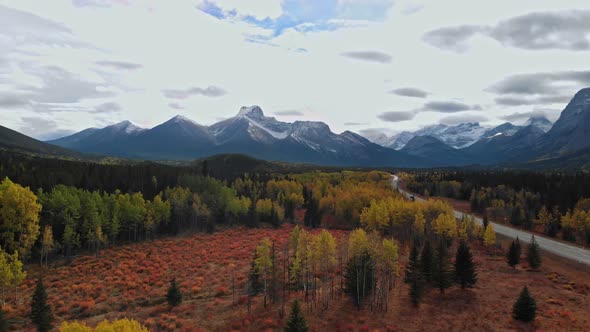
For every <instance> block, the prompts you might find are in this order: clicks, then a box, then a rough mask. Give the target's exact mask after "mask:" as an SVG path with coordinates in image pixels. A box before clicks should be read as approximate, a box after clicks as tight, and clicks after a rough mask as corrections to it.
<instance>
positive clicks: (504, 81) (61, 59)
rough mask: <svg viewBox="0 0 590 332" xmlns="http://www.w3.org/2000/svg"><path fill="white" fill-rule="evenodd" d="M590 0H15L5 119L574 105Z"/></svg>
mask: <svg viewBox="0 0 590 332" xmlns="http://www.w3.org/2000/svg"><path fill="white" fill-rule="evenodd" d="M589 59H590V1H588V0H579V1H576V0H567V1H566V0H552V1H548V0H535V1H514V0H495V1H474V0H445V1H441V0H418V1H409V0H174V1H162V0H153V1H134V0H70V1H65V0H52V1H39V0H12V1H5V0H0V123H1V124H2V125H4V126H7V127H10V128H12V129H15V130H18V131H21V132H23V133H25V134H27V135H31V136H33V137H36V138H40V139H50V138H55V137H59V136H63V135H66V134H69V133H72V132H74V131H79V130H82V129H85V128H88V127H104V126H106V125H110V124H113V123H116V122H119V121H122V120H130V121H132V122H133V123H135V124H137V125H139V126H141V127H153V126H155V125H157V124H159V123H162V122H164V121H165V120H167V119H169V118H171V117H173V116H174V115H176V114H181V115H184V116H186V117H189V118H191V119H193V120H195V121H196V122H199V123H201V124H205V125H208V124H212V123H214V122H217V121H219V120H220V119H223V118H227V117H230V116H233V115H235V114H236V113H237V112H238V110H239V108H240V107H241V106H242V105H254V104H256V105H260V106H261V107H262V109H263V110H264V112H265V114H267V115H270V116H275V117H277V118H278V119H280V120H285V121H293V120H297V119H306V120H319V121H324V122H326V123H328V124H329V125H330V127H331V128H332V130H334V131H336V132H341V131H344V130H352V131H355V132H360V133H370V132H372V131H376V130H378V131H382V130H383V131H387V132H390V133H391V132H399V131H402V130H413V129H418V128H420V127H422V126H424V125H427V124H434V123H439V122H442V123H447V124H455V123H459V122H465V121H479V122H481V123H482V124H485V125H493V124H499V123H502V122H504V121H507V120H509V121H512V122H514V123H519V122H523V121H525V120H526V119H527V118H528V116H530V115H531V114H546V115H547V116H548V117H549V118H550V119H551V120H555V119H556V118H557V117H558V116H559V112H560V111H561V110H562V109H563V108H564V106H565V105H566V103H567V101H568V100H569V99H570V98H571V97H572V96H573V94H574V93H575V92H576V91H577V90H579V89H581V88H583V87H588V86H590V66H589V65H590V62H589V61H588V60H589Z"/></svg>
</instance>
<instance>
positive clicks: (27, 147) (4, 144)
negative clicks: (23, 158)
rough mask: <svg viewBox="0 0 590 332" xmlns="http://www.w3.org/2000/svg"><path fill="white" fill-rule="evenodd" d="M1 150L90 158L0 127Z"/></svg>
mask: <svg viewBox="0 0 590 332" xmlns="http://www.w3.org/2000/svg"><path fill="white" fill-rule="evenodd" d="M0 149H4V150H9V151H17V152H22V153H27V154H34V155H39V156H49V157H64V158H76V159H86V158H88V156H84V155H83V154H81V153H79V152H76V151H71V150H68V149H65V148H63V147H59V146H55V145H52V144H49V143H45V142H41V141H38V140H36V139H34V138H31V137H29V136H26V135H23V134H21V133H19V132H16V131H14V130H12V129H9V128H6V127H3V126H0Z"/></svg>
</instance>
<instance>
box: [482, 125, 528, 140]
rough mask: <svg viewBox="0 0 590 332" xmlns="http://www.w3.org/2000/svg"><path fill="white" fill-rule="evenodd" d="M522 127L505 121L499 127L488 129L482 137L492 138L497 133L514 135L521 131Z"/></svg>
mask: <svg viewBox="0 0 590 332" xmlns="http://www.w3.org/2000/svg"><path fill="white" fill-rule="evenodd" d="M522 128H524V127H522V126H515V125H513V124H512V123H510V122H505V123H503V124H501V125H499V126H497V127H494V128H492V129H488V130H486V131H485V132H484V133H483V134H482V135H481V137H480V138H490V137H494V136H497V135H505V136H512V135H514V134H516V133H517V132H518V131H520V130H521V129H522Z"/></svg>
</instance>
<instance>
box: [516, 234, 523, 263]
mask: <svg viewBox="0 0 590 332" xmlns="http://www.w3.org/2000/svg"><path fill="white" fill-rule="evenodd" d="M516 252H517V253H518V260H519V262H520V256H521V255H522V248H521V246H520V239H519V238H518V236H517V237H516Z"/></svg>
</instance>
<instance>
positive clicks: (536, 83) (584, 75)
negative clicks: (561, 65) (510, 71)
mask: <svg viewBox="0 0 590 332" xmlns="http://www.w3.org/2000/svg"><path fill="white" fill-rule="evenodd" d="M587 86H590V71H559V72H546V73H530V74H516V75H511V76H508V77H506V78H505V79H503V80H501V81H499V82H497V83H495V84H493V85H491V86H490V87H488V88H487V89H486V91H488V92H492V93H494V94H496V95H497V97H496V98H495V99H494V100H495V102H496V104H498V105H502V106H520V105H548V104H563V103H567V102H568V101H569V100H570V99H571V98H572V96H573V93H575V92H577V91H578V90H579V89H581V88H583V87H587Z"/></svg>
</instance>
